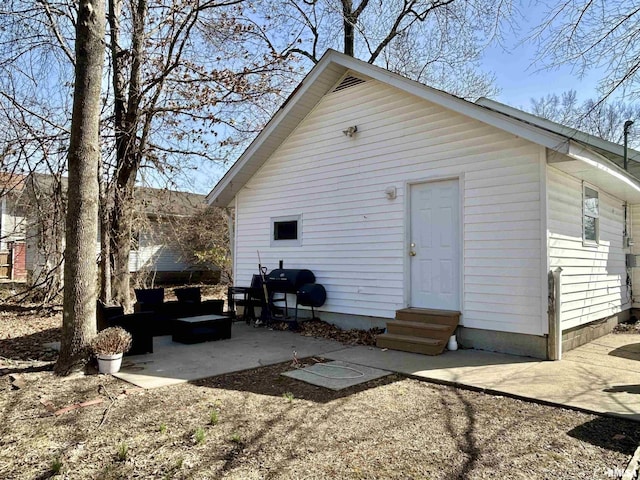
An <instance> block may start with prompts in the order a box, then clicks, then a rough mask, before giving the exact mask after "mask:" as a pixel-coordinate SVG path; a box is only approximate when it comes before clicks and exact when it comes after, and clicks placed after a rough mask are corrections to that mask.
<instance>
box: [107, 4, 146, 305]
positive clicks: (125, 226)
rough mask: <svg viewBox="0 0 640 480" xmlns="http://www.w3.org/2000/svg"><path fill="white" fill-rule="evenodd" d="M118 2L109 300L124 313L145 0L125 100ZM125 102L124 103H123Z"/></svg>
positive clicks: (136, 17) (113, 13) (136, 18)
mask: <svg viewBox="0 0 640 480" xmlns="http://www.w3.org/2000/svg"><path fill="white" fill-rule="evenodd" d="M121 6H122V1H121V0H111V3H110V11H109V24H110V26H111V52H112V55H111V58H112V62H113V65H112V66H113V89H114V93H115V98H116V102H115V106H114V117H115V131H116V132H115V134H116V157H117V158H116V163H117V168H116V178H115V186H114V188H115V191H114V198H113V209H112V213H111V232H110V233H111V262H112V274H113V283H112V291H113V299H114V300H115V301H116V302H117V303H119V304H120V305H122V306H123V307H124V308H125V310H130V308H131V298H130V277H131V276H130V274H129V253H130V250H131V228H132V223H133V212H132V210H133V190H134V186H135V181H136V177H137V175H138V169H139V167H140V162H141V159H142V150H143V148H144V146H143V145H141V144H138V143H137V142H138V138H137V131H136V129H137V126H138V125H139V121H140V101H141V95H142V87H141V73H140V72H141V68H142V57H143V51H144V41H145V22H146V19H147V0H136V8H135V10H133V11H132V15H133V16H132V23H133V37H132V39H131V48H130V50H129V51H128V52H127V53H128V55H129V56H130V58H131V67H130V68H131V70H130V73H129V82H128V87H129V91H128V98H127V92H126V91H125V90H126V87H125V86H126V82H125V79H124V65H123V63H122V60H121V57H122V50H121V48H120V45H119V38H118V36H119V32H120V26H119V23H118V21H119V12H120V9H121ZM125 99H127V101H126V102H125Z"/></svg>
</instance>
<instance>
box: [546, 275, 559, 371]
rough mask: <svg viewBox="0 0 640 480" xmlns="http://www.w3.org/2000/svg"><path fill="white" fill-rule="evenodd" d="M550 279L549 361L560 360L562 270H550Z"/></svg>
mask: <svg viewBox="0 0 640 480" xmlns="http://www.w3.org/2000/svg"><path fill="white" fill-rule="evenodd" d="M551 278H552V279H553V302H552V303H551V305H552V306H553V308H552V312H551V313H552V314H550V315H549V340H548V342H549V343H548V356H549V360H562V324H561V323H560V312H561V309H562V298H561V294H562V268H561V267H558V268H556V269H555V270H552V271H551ZM550 281H551V279H550Z"/></svg>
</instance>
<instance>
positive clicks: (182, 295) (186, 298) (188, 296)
mask: <svg viewBox="0 0 640 480" xmlns="http://www.w3.org/2000/svg"><path fill="white" fill-rule="evenodd" d="M173 292H174V293H175V294H176V297H177V299H178V302H181V303H185V302H186V303H200V301H201V300H202V297H201V296H200V287H185V288H176V289H174V290H173Z"/></svg>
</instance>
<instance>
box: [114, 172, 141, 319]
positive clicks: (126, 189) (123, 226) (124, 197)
mask: <svg viewBox="0 0 640 480" xmlns="http://www.w3.org/2000/svg"><path fill="white" fill-rule="evenodd" d="M134 180H135V177H130V181H129V182H127V183H125V184H122V185H117V186H116V191H115V198H114V200H113V204H114V205H113V216H112V218H111V258H112V262H113V264H112V269H113V270H112V274H113V275H112V278H113V283H112V291H113V300H114V301H115V302H116V303H119V304H120V305H122V306H123V307H124V308H125V310H127V311H129V310H130V309H131V295H130V288H131V285H130V280H131V275H130V274H129V252H130V251H131V226H132V223H133V212H132V203H133V185H134Z"/></svg>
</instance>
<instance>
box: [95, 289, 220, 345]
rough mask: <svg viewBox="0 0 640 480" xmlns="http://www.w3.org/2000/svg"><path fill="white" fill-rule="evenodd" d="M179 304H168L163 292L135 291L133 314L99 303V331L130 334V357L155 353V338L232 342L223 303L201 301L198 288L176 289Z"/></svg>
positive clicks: (155, 290)
mask: <svg viewBox="0 0 640 480" xmlns="http://www.w3.org/2000/svg"><path fill="white" fill-rule="evenodd" d="M174 293H175V295H176V297H177V300H174V301H165V300H164V289H163V288H151V289H136V290H135V294H136V303H135V304H134V313H131V314H125V313H124V309H123V307H120V306H115V307H112V306H105V305H104V304H102V302H98V308H97V323H98V331H100V330H103V329H105V328H107V327H113V326H119V327H122V328H124V329H125V330H127V331H128V332H129V333H131V336H132V339H133V341H132V347H131V349H130V350H129V352H127V354H128V355H139V354H144V353H153V337H155V336H163V335H171V336H172V340H173V341H174V342H180V343H197V342H205V341H209V340H220V339H223V338H231V320H232V319H231V317H230V316H229V315H224V314H223V308H224V301H223V300H202V299H201V294H200V289H199V288H197V287H189V288H179V289H178V288H177V289H175V290H174Z"/></svg>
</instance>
